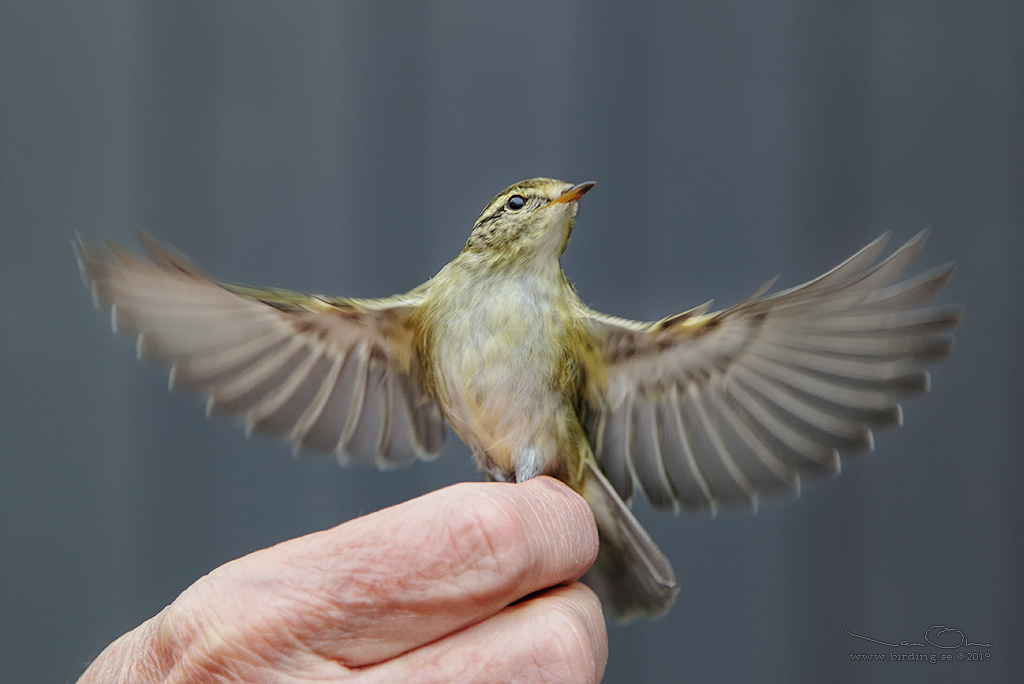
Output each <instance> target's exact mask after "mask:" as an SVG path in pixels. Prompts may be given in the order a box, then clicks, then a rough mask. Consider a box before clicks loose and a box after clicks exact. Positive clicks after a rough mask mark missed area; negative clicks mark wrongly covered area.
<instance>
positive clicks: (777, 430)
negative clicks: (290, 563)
mask: <svg viewBox="0 0 1024 684" xmlns="http://www.w3.org/2000/svg"><path fill="white" fill-rule="evenodd" d="M592 186H593V184H592V183H586V184H582V185H577V186H573V185H571V184H570V183H565V182H563V181H557V180H553V179H548V178H536V179H532V180H528V181H523V182H521V183H517V184H516V185H513V186H510V187H509V188H507V189H506V190H504V191H503V192H502V193H500V194H499V195H498V196H496V197H495V198H494V199H493V200H492V201H491V202H490V203H489V204H488V205H487V207H486V208H485V209H484V211H483V212H482V213H481V215H480V218H479V219H478V220H477V222H476V224H475V225H474V228H473V231H472V233H471V234H470V236H469V239H468V240H467V242H466V246H465V248H464V249H463V250H462V252H460V253H459V255H458V256H457V257H456V258H455V259H454V260H453V261H452V262H451V263H449V264H448V265H446V266H445V267H444V268H442V269H441V271H440V272H439V273H438V274H437V275H436V276H435V277H434V278H432V279H430V280H429V281H427V282H426V283H424V284H422V285H420V286H419V287H417V288H415V289H414V290H412V291H410V292H408V293H406V294H403V295H396V296H393V297H388V298H384V299H344V298H337V297H326V296H321V295H305V294H301V293H295V292H290V291H287V290H278V289H265V288H254V287H249V286H245V285H236V284H229V283H218V282H217V281H214V280H212V279H210V278H208V277H207V276H206V275H205V274H203V273H202V272H201V271H200V270H199V269H198V268H197V267H196V266H195V265H193V264H192V263H191V262H190V261H188V260H187V259H185V258H184V257H182V256H181V255H178V254H175V253H173V252H170V251H168V250H166V249H164V248H162V247H160V246H159V245H158V244H156V243H155V242H153V241H152V240H150V239H148V238H143V242H144V244H145V246H146V247H147V249H148V250H149V251H150V253H151V254H152V255H153V257H154V259H155V261H147V260H145V259H140V258H139V257H136V256H134V255H132V254H130V253H128V252H126V251H124V250H122V249H121V248H119V247H117V246H116V245H108V248H107V249H106V250H103V249H101V248H98V247H96V246H93V245H89V244H86V243H84V242H79V243H76V244H75V249H76V252H77V254H78V258H79V264H80V267H81V270H82V274H83V277H84V279H85V282H86V284H87V285H88V286H89V287H90V288H91V289H92V291H93V296H94V299H95V301H96V303H97V305H100V306H107V307H110V309H111V313H112V320H113V323H114V328H115V330H117V331H119V332H123V333H126V334H129V335H132V336H136V337H137V340H138V341H137V344H138V352H139V356H140V357H144V358H149V359H152V360H155V361H159V362H162V363H165V364H168V365H170V366H171V384H172V386H174V387H181V388H183V389H186V390H190V391H194V392H197V393H200V394H202V395H203V396H205V397H206V400H207V408H208V410H209V411H211V412H223V413H227V414H229V415H233V416H236V417H239V418H240V419H242V420H243V421H244V422H245V424H246V427H247V429H249V430H250V431H254V432H260V433H266V434H271V435H280V436H284V437H286V438H287V439H289V440H290V441H291V442H292V444H293V445H294V447H295V449H296V450H312V451H333V452H335V453H336V454H337V455H338V458H339V460H340V461H341V462H342V463H374V464H376V465H378V466H379V467H381V468H391V467H397V466H401V465H404V464H407V463H410V462H412V461H413V460H415V459H416V458H430V457H432V456H433V455H435V454H436V453H437V452H438V451H440V449H441V446H442V444H443V440H444V424H445V422H448V423H450V424H451V425H452V427H453V429H454V430H455V432H456V433H457V434H458V435H459V437H460V438H461V439H462V440H463V441H465V442H466V443H467V444H468V445H469V447H470V448H471V449H472V451H473V454H474V456H475V458H476V459H477V462H478V464H479V465H480V468H481V469H482V470H483V471H484V472H485V473H486V474H487V475H488V476H489V477H491V478H494V479H498V480H506V481H521V480H523V479H527V478H530V477H534V476H537V475H540V474H547V475H552V476H555V477H558V478H560V479H562V480H564V481H565V482H567V483H568V484H569V485H570V486H572V487H573V488H575V489H576V490H577V491H579V492H580V493H581V494H583V496H584V497H585V498H586V499H587V501H588V502H589V503H590V505H591V508H592V509H593V510H594V514H595V518H596V519H597V522H598V527H599V530H600V533H601V552H600V555H599V557H598V560H597V563H596V564H595V566H594V568H592V569H591V571H590V572H589V573H588V575H587V576H586V578H585V579H586V580H587V581H588V582H589V583H590V584H591V586H593V587H594V588H595V590H597V592H598V594H599V595H600V596H601V598H602V600H603V601H604V602H605V604H606V606H607V607H608V609H609V610H610V611H612V612H613V613H614V614H616V615H618V616H620V617H632V616H635V615H647V616H655V615H659V614H661V613H663V612H664V611H666V610H667V609H668V608H669V607H670V606H671V604H672V602H673V601H674V599H675V596H676V587H675V577H674V574H673V571H672V567H671V565H670V564H669V562H668V560H667V559H666V558H665V557H664V555H663V554H662V553H661V552H660V551H659V550H658V548H657V546H655V544H654V543H653V542H652V541H651V539H650V537H649V536H648V535H647V533H646V532H645V531H644V530H643V528H642V527H641V526H640V524H639V523H638V522H637V521H636V519H635V518H634V517H633V515H632V514H631V513H630V512H629V509H628V508H627V505H626V503H624V502H628V501H629V500H630V499H631V497H632V495H633V492H634V489H635V487H636V485H637V484H639V485H640V486H641V487H642V489H643V491H644V493H645V494H646V496H647V498H648V499H649V500H650V501H651V503H652V504H653V505H654V506H655V507H658V508H667V509H671V510H679V509H680V508H682V509H686V510H692V511H704V512H709V513H712V514H713V513H714V512H715V511H716V510H717V509H718V508H719V507H722V506H729V507H734V508H747V509H756V507H757V505H758V504H759V501H760V500H761V499H762V498H765V497H771V496H781V495H786V494H793V493H796V492H798V491H799V488H800V486H801V483H802V482H803V481H806V480H808V479H816V478H822V477H827V476H830V475H833V474H835V473H837V472H838V470H839V452H840V451H843V452H845V453H849V452H851V451H855V450H857V449H863V448H871V447H872V446H873V439H872V430H875V429H880V428H884V427H887V426H891V425H895V424H898V423H899V422H900V421H901V420H902V414H901V412H900V402H901V401H902V400H903V399H904V398H905V397H907V396H909V395H912V394H915V393H919V392H922V391H926V390H927V388H928V375H927V372H926V371H925V370H924V367H925V366H927V365H929V364H931V363H934V362H936V361H938V360H940V359H942V358H944V357H945V356H946V355H948V353H949V352H950V349H951V346H952V337H951V336H950V335H949V334H948V331H949V330H950V329H952V328H953V327H955V326H956V325H957V323H958V322H959V320H960V317H961V314H962V310H961V309H960V308H959V307H948V306H947V307H926V306H924V304H925V303H927V302H928V301H929V300H930V299H931V298H932V297H933V296H934V295H935V294H936V293H937V292H939V291H940V290H941V289H942V288H943V287H944V286H945V284H946V282H948V280H949V277H950V275H951V273H952V265H950V264H947V265H944V266H940V267H937V268H935V269H932V270H931V271H927V272H925V273H923V274H920V275H919V276H917V277H915V278H911V279H909V280H901V278H902V276H903V274H904V272H905V271H906V269H907V268H908V267H909V265H910V264H911V262H912V261H913V260H914V258H915V257H916V256H917V254H918V253H919V251H920V249H921V247H922V246H923V244H924V241H925V237H926V233H924V232H922V233H920V234H919V235H917V236H915V237H914V238H913V239H911V240H910V241H909V242H908V243H906V244H905V245H904V246H902V247H901V248H899V249H897V250H896V251H895V252H893V253H892V254H891V255H890V256H889V257H887V258H885V259H882V260H879V258H880V256H881V254H882V252H883V250H884V249H885V245H886V241H887V239H888V237H887V236H883V237H882V238H879V239H878V240H875V241H874V242H872V243H871V244H869V245H868V246H867V247H865V248H864V249H862V250H861V251H860V252H858V253H857V254H855V255H854V256H853V257H851V258H850V259H848V260H846V261H845V262H843V263H842V264H840V265H839V266H838V267H836V268H835V269H833V270H832V271H829V272H828V273H826V274H825V275H824V276H821V277H820V278H817V279H815V280H812V281H810V282H808V283H805V284H804V285H801V286H799V287H795V288H791V289H790V290H785V291H782V292H778V293H775V294H772V295H764V290H765V289H767V288H764V289H762V290H761V291H759V292H758V293H757V294H756V295H754V296H753V297H751V298H750V299H748V300H746V301H744V302H742V303H740V304H739V305H736V306H734V307H731V308H728V309H724V310H722V311H717V312H713V313H708V312H707V311H708V306H707V305H704V306H702V307H697V308H696V309H691V310H690V311H687V312H684V313H682V314H676V315H674V316H670V317H668V318H665V319H663V320H661V321H657V322H654V323H641V322H637V321H631V320H628V319H621V318H615V317H612V316H607V315H605V314H601V313H598V312H596V311H593V310H591V309H589V308H588V307H587V306H586V305H585V304H583V302H582V301H581V300H580V299H579V297H578V296H577V294H576V291H575V290H574V288H573V287H572V285H571V283H570V282H569V280H568V279H567V278H566V276H565V274H564V273H563V272H562V269H561V265H560V261H559V259H560V256H561V254H562V252H563V251H564V250H565V248H566V245H567V244H568V241H569V236H570V233H571V231H572V228H573V224H574V220H575V216H576V211H577V206H578V200H579V198H580V197H581V196H582V195H583V194H584V193H585V192H586V191H588V190H589V189H590V188H591V187H592Z"/></svg>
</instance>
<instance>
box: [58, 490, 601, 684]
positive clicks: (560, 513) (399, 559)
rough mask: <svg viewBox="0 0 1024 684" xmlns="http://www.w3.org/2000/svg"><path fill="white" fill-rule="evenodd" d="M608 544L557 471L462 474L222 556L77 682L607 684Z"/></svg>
mask: <svg viewBox="0 0 1024 684" xmlns="http://www.w3.org/2000/svg"><path fill="white" fill-rule="evenodd" d="M596 555H597V529H596V527H595V524H594V518H593V516H592V514H591V513H590V509H589V508H588V507H587V504H586V503H585V502H584V501H583V499H582V498H581V497H579V496H577V495H576V494H575V493H574V492H573V491H572V490H570V489H569V488H568V487H566V486H565V485H563V484H562V483H560V482H558V481H557V480H553V479H551V478H548V477H539V478H535V479H533V480H530V481H528V482H525V483H523V484H517V485H511V484H501V483H487V484H483V483H475V484H460V485H455V486H452V487H448V488H446V489H442V490H440V491H437V492H433V493H431V494H427V495H425V496H422V497H419V498H417V499H414V500H412V501H408V502H406V503H404V504H400V505H398V506H394V507H391V508H387V509H385V510H382V511H379V512H377V513H374V514H371V515H367V516H364V517H361V518H357V519H355V520H352V521H350V522H348V523H345V524H343V525H339V526H337V527H334V528H332V529H329V530H325V531H323V532H316V533H313V534H309V535H306V536H304V537H300V538H298V539H293V540H290V541H286V542H283V543H281V544H278V545H276V546H273V547H271V548H269V549H263V550H261V551H257V552H255V553H252V554H249V555H248V556H245V557H243V558H240V559H238V560H235V561H232V562H230V563H227V564H225V565H223V566H221V567H219V568H217V569H216V570H214V571H213V572H211V573H210V574H209V575H207V576H205V577H203V578H201V579H200V580H198V581H197V582H196V583H195V584H193V585H192V586H191V587H189V588H188V589H187V590H185V591H184V592H183V593H182V594H181V595H180V596H179V597H178V598H177V599H176V600H175V601H174V602H173V603H172V604H171V605H169V606H168V607H167V608H165V609H164V610H163V611H161V612H160V613H159V614H158V615H156V616H155V617H153V618H152V619H150V620H148V621H147V622H145V623H143V624H142V625H141V626H139V627H137V628H136V629H134V630H132V631H131V632H128V633H127V634H125V635H124V636H122V637H121V638H120V639H118V640H117V641H115V642H114V643H113V644H111V645H110V646H108V647H107V649H106V650H104V651H103V653H101V654H100V655H99V657H98V658H97V659H96V660H95V661H94V662H93V663H92V665H91V666H90V667H89V669H88V670H87V671H86V672H85V674H83V675H82V677H81V678H80V679H79V680H78V682H79V684H92V683H94V682H103V683H104V684H111V683H114V682H131V683H132V684H146V683H148V682H189V683H201V682H219V683H221V682H274V683H275V684H300V683H303V682H321V683H322V682H328V681H331V682H388V683H389V684H390V683H393V682H410V683H411V682H423V683H427V682H581V683H582V682H598V681H600V679H601V676H602V674H603V673H604V666H605V659H606V656H607V647H608V644H607V634H606V632H605V624H604V619H603V616H602V613H601V606H600V603H599V602H598V600H597V597H596V596H595V595H594V593H593V592H591V591H590V590H589V589H588V588H586V587H585V586H583V585H582V584H579V583H576V582H575V580H577V579H579V577H580V576H581V575H582V574H583V572H584V571H585V570H586V569H587V568H588V567H589V566H590V564H591V563H593V561H594V558H595V557H596ZM538 592H539V593H538ZM524 597H526V598H524Z"/></svg>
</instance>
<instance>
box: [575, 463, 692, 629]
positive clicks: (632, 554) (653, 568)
mask: <svg viewBox="0 0 1024 684" xmlns="http://www.w3.org/2000/svg"><path fill="white" fill-rule="evenodd" d="M586 468H587V470H586V473H585V475H584V484H583V497H584V498H585V499H586V500H587V502H588V503H589V504H590V507H591V509H593V511H594V517H595V518H596V519H597V529H598V532H599V534H600V538H601V548H600V550H599V551H598V555H597V561H596V562H595V563H594V565H593V566H592V567H591V568H590V570H588V571H587V574H586V575H584V576H583V581H584V582H585V583H586V584H587V585H588V586H589V587H590V588H591V589H593V590H594V592H595V593H597V595H598V597H600V599H601V603H602V604H603V605H604V606H605V610H607V611H608V612H610V613H611V614H612V615H614V616H615V617H616V618H618V619H620V620H630V619H633V618H636V617H650V618H654V617H658V616H659V615H664V614H665V613H666V612H667V611H668V609H669V608H670V607H671V606H672V604H673V603H674V602H675V600H676V594H677V593H678V592H679V589H678V588H677V587H676V577H675V573H674V572H673V570H672V564H671V563H669V561H668V559H667V558H666V557H665V554H663V553H662V552H661V550H660V549H659V548H658V547H657V546H656V545H655V543H654V541H652V540H651V537H650V535H649V534H647V531H646V530H645V529H644V528H643V527H641V525H640V523H639V521H637V519H636V518H635V517H634V516H633V514H632V513H631V512H630V510H629V508H628V507H627V506H626V504H625V503H623V501H622V499H621V498H619V495H618V494H617V493H616V492H615V490H614V489H613V488H612V486H611V484H610V483H609V482H608V480H607V479H606V478H605V476H604V475H603V474H602V473H601V471H600V470H599V469H598V467H597V465H596V464H594V463H593V461H591V460H590V459H587V461H586Z"/></svg>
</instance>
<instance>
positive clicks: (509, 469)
mask: <svg viewBox="0 0 1024 684" xmlns="http://www.w3.org/2000/svg"><path fill="white" fill-rule="evenodd" d="M460 294H461V295H462V296H461V297H460V298H456V299H455V301H449V302H448V303H447V308H446V310H445V311H444V314H443V321H442V322H441V323H440V324H439V325H436V326H435V333H434V339H433V340H432V344H431V345H430V346H431V349H432V354H431V356H432V358H431V363H432V366H433V369H432V370H433V376H434V380H435V386H436V388H437V393H438V399H439V401H440V403H441V406H442V409H443V410H444V412H445V414H446V417H447V418H448V420H449V422H450V423H451V425H452V428H453V429H454V430H455V432H456V433H457V434H458V435H459V437H460V438H461V439H462V440H463V441H464V442H466V443H467V444H468V445H469V447H470V448H471V449H472V450H473V452H474V454H475V455H476V456H477V458H478V459H479V460H480V461H481V466H482V467H483V468H484V469H485V470H487V472H488V473H489V474H490V475H491V476H492V477H495V478H496V479H506V480H507V479H513V478H516V479H523V476H524V475H526V476H532V475H536V474H540V473H545V472H554V471H555V470H556V469H557V468H556V466H557V464H556V463H555V462H554V460H555V459H556V458H557V452H558V441H559V435H560V434H561V432H563V429H562V425H563V424H564V423H565V421H566V419H567V417H568V416H567V415H566V414H567V412H569V411H570V410H571V409H570V407H569V405H568V402H567V401H566V398H565V393H564V388H563V387H561V385H560V378H562V377H563V376H564V374H565V373H564V365H565V357H566V354H565V344H564V341H563V340H564V338H565V329H566V326H567V325H568V319H567V313H566V311H567V308H566V307H565V306H564V305H563V303H562V302H561V301H559V300H558V299H557V296H558V295H559V294H560V293H558V292H557V291H556V292H554V293H552V292H548V291H547V290H546V289H545V288H543V287H541V286H539V285H537V284H536V283H531V282H528V281H526V282H518V281H514V280H513V281H507V280H506V281H503V282H500V283H488V282H486V281H484V282H478V283H476V285H475V286H474V287H473V288H472V290H471V291H466V292H462V293H460ZM553 295H554V296H553ZM522 471H528V472H522Z"/></svg>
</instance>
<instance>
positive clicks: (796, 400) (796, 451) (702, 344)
mask: <svg viewBox="0 0 1024 684" xmlns="http://www.w3.org/2000/svg"><path fill="white" fill-rule="evenodd" d="M888 238H889V235H888V234H886V235H883V236H882V237H880V238H878V239H877V240H875V241H874V242H872V243H871V244H869V245H868V246H867V247H865V248H864V249H862V250H861V251H859V252H858V253H857V254H855V255H853V256H852V257H850V258H849V259H847V260H846V261H845V262H843V263H842V264H840V265H839V266H837V267H836V268H834V269H833V270H831V271H829V272H828V273H826V274H825V275H823V276H821V277H819V278H817V279H815V280H812V281H810V282H808V283H805V284H804V285H800V286H798V287H794V288H791V289H789V290H785V291H782V292H778V293H776V294H772V295H769V296H763V293H764V292H765V291H766V290H767V289H768V287H770V284H769V285H768V286H766V287H765V288H762V290H761V291H759V292H758V293H757V294H755V295H754V296H753V297H751V298H749V299H747V300H746V301H744V302H742V303H741V304H738V305H737V306H734V307H732V308H729V309H725V310H722V311H718V312H714V313H706V311H707V309H708V306H709V304H710V302H709V304H708V305H704V306H702V307H698V308H697V309H693V310H691V311H687V312H684V313H681V314H677V315H675V316H671V317H669V318H666V319H664V320H661V321H658V322H656V323H639V322H636V321H629V320H625V319H620V318H615V317H612V316H606V315H604V314H600V313H597V312H589V313H588V325H589V328H590V332H591V335H592V336H593V339H594V340H595V341H596V343H597V345H598V347H599V349H600V350H601V353H602V354H603V357H604V361H605V362H606V363H607V365H608V368H609V371H608V374H607V377H606V378H599V379H595V380H593V381H592V384H591V386H590V387H589V388H588V392H587V395H586V396H587V397H588V399H587V405H586V406H585V411H584V414H585V418H584V422H585V428H586V430H587V433H588V436H589V439H590V441H591V444H592V446H593V448H594V452H595V455H596V457H597V460H598V463H599V464H600V465H601V467H602V469H603V470H604V472H605V474H606V475H607V477H608V479H609V481H611V483H612V484H613V486H614V487H615V488H616V490H617V491H618V492H619V494H620V495H622V496H623V498H625V499H626V500H629V498H630V497H631V496H632V494H633V489H634V482H635V481H639V483H640V485H641V487H642V488H643V490H644V492H645V494H646V495H647V498H648V499H649V500H650V501H651V503H652V504H653V505H655V506H657V507H662V508H678V507H680V506H681V507H683V508H685V509H689V510H702V511H709V512H711V513H714V512H715V510H716V508H717V507H718V506H720V505H724V506H731V507H745V508H749V509H754V508H756V507H757V504H758V500H759V497H761V496H762V495H773V494H792V493H797V492H799V488H800V482H801V478H805V477H811V478H821V477H827V476H831V475H834V474H835V473H837V472H839V468H840V462H839V451H844V452H846V451H855V450H858V449H865V448H867V449H870V448H872V447H873V438H872V432H871V431H872V429H878V428H884V427H889V426H892V425H898V424H900V423H901V422H902V413H901V409H900V401H901V400H902V399H903V398H905V397H907V396H909V395H913V394H917V393H920V392H926V391H927V390H928V383H929V377H928V374H927V372H926V371H925V370H923V368H924V367H925V366H927V365H929V364H932V363H935V362H937V361H939V360H941V359H943V358H945V357H946V356H948V355H949V353H950V350H951V348H952V343H953V337H952V335H949V334H947V331H949V330H950V329H951V328H953V327H954V326H956V325H957V323H959V321H960V318H961V316H962V315H963V310H962V307H959V306H944V307H931V308H920V307H921V306H922V305H923V304H924V303H925V302H927V301H928V300H929V299H931V298H932V297H933V296H934V295H935V294H936V293H937V292H939V291H940V290H942V288H943V287H945V285H946V283H947V282H948V280H949V278H950V275H951V274H952V272H953V265H952V264H946V265H943V266H939V267H937V268H934V269H932V270H930V271H927V272H925V273H922V274H921V275H919V276H917V277H914V278H911V279H909V280H903V281H902V282H900V278H901V276H902V275H903V274H904V272H905V271H906V269H907V268H908V267H909V266H910V264H911V262H912V261H913V260H914V258H915V257H916V256H917V255H918V253H919V252H920V250H921V248H922V246H923V245H924V242H925V240H926V239H927V231H922V232H921V233H919V234H918V235H916V236H915V237H914V238H913V239H911V240H910V241H909V242H908V243H907V244H905V245H903V246H902V247H900V248H899V249H898V250H896V251H895V252H894V253H893V254H892V255H890V256H889V257H888V258H886V259H884V260H883V261H881V262H878V263H876V261H877V260H878V258H879V256H880V255H881V253H882V251H883V250H884V249H885V246H886V244H887V242H888Z"/></svg>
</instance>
